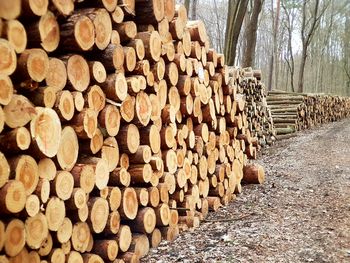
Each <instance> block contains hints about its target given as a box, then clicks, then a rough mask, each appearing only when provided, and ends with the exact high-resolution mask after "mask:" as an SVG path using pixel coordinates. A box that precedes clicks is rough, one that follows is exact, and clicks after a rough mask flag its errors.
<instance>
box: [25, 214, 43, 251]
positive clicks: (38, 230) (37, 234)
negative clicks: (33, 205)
mask: <svg viewBox="0 0 350 263" xmlns="http://www.w3.org/2000/svg"><path fill="white" fill-rule="evenodd" d="M25 230H26V235H25V236H26V244H27V246H29V247H30V248H31V249H39V248H40V246H41V244H42V243H43V242H44V240H45V239H46V237H47V236H48V234H49V229H48V225H47V221H46V217H45V215H44V214H42V213H38V214H37V215H35V216H33V217H28V218H27V219H26V221H25Z"/></svg>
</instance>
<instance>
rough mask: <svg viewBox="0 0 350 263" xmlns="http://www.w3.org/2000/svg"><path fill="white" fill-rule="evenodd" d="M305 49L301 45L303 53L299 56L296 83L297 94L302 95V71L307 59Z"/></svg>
mask: <svg viewBox="0 0 350 263" xmlns="http://www.w3.org/2000/svg"><path fill="white" fill-rule="evenodd" d="M306 49H307V47H305V45H303V51H302V55H301V61H300V68H299V81H298V92H299V93H302V92H303V91H304V88H303V87H304V71H305V64H306V57H307V50H306Z"/></svg>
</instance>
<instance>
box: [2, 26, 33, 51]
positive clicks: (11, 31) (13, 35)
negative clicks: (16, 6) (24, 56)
mask: <svg viewBox="0 0 350 263" xmlns="http://www.w3.org/2000/svg"><path fill="white" fill-rule="evenodd" d="M0 35H1V37H3V38H5V39H7V40H8V41H9V42H10V43H11V44H12V46H13V48H14V50H15V51H16V53H17V54H20V53H22V52H23V51H24V50H25V49H26V47H27V32H26V29H25V28H24V26H23V24H22V23H21V22H20V21H18V20H9V21H7V22H6V23H4V26H3V29H2V30H1V31H0Z"/></svg>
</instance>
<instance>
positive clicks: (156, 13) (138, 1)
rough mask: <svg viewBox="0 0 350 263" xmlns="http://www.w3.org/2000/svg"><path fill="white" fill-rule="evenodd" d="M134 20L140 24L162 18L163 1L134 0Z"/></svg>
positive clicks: (154, 21)
mask: <svg viewBox="0 0 350 263" xmlns="http://www.w3.org/2000/svg"><path fill="white" fill-rule="evenodd" d="M135 12H136V16H135V18H136V21H137V23H140V24H153V23H157V22H160V21H161V20H162V19H163V18H164V1H161V0H152V1H145V0H135Z"/></svg>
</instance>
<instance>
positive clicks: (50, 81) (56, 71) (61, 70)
mask: <svg viewBox="0 0 350 263" xmlns="http://www.w3.org/2000/svg"><path fill="white" fill-rule="evenodd" d="M67 77H68V76H67V70H66V66H65V64H64V63H63V61H62V60H60V59H58V58H50V59H49V70H48V72H47V74H46V78H45V82H46V84H47V85H48V86H49V87H53V88H57V89H58V90H62V89H63V88H64V87H65V85H66V82H67Z"/></svg>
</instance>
